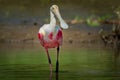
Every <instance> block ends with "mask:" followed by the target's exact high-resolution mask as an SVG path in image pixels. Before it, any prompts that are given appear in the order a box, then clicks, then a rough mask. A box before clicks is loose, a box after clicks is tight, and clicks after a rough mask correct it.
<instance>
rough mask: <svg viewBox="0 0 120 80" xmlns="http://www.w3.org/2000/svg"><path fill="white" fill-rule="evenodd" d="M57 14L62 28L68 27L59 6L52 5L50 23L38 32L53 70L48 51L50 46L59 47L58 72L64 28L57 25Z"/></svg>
mask: <svg viewBox="0 0 120 80" xmlns="http://www.w3.org/2000/svg"><path fill="white" fill-rule="evenodd" d="M55 16H56V17H57V18H58V20H59V21H60V27H61V28H62V29H67V28H68V25H67V23H65V21H64V20H63V19H62V17H61V15H60V13H59V8H58V6H57V5H52V6H51V7H50V24H44V25H43V26H42V27H41V28H40V29H39V32H38V38H39V40H40V43H41V45H42V46H43V47H44V48H45V51H46V53H47V57H48V62H49V65H50V71H51V72H52V64H51V59H50V55H49V52H48V49H49V48H57V61H56V72H58V67H59V61H58V58H59V50H60V46H61V45H62V39H63V38H62V37H63V36H62V30H61V28H60V27H59V26H58V25H56V19H55Z"/></svg>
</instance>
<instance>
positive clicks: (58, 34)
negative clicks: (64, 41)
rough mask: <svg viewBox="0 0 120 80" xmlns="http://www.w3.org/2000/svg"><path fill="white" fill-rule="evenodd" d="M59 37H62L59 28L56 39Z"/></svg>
mask: <svg viewBox="0 0 120 80" xmlns="http://www.w3.org/2000/svg"><path fill="white" fill-rule="evenodd" d="M60 38H62V31H61V30H59V31H58V33H57V36H56V39H57V40H59V39H60Z"/></svg>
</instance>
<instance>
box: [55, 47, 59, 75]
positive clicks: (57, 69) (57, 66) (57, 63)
mask: <svg viewBox="0 0 120 80" xmlns="http://www.w3.org/2000/svg"><path fill="white" fill-rule="evenodd" d="M58 71H59V47H57V61H56V73H58Z"/></svg>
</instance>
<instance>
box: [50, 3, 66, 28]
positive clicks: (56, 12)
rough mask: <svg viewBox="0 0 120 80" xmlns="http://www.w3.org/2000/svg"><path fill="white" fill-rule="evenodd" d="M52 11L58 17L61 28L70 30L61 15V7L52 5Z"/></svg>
mask: <svg viewBox="0 0 120 80" xmlns="http://www.w3.org/2000/svg"><path fill="white" fill-rule="evenodd" d="M50 11H51V12H52V13H54V14H55V15H56V16H57V18H58V20H59V21H60V26H61V28H63V29H67V28H68V25H67V23H66V22H65V21H64V20H63V19H62V17H61V15H60V12H59V7H58V6H57V5H52V6H51V7H50Z"/></svg>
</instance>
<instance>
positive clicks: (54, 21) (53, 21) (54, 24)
mask: <svg viewBox="0 0 120 80" xmlns="http://www.w3.org/2000/svg"><path fill="white" fill-rule="evenodd" d="M50 25H51V26H53V27H55V26H56V19H55V17H54V14H53V13H52V12H51V11H50Z"/></svg>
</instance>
